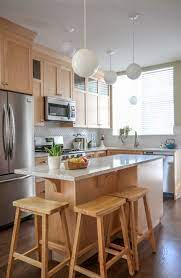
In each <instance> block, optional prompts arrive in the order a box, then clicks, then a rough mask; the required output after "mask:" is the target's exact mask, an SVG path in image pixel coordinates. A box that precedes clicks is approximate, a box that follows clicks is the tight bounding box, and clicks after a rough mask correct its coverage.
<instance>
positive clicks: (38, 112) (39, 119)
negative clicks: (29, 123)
mask: <svg viewBox="0 0 181 278" xmlns="http://www.w3.org/2000/svg"><path fill="white" fill-rule="evenodd" d="M42 89H43V88H42V82H41V81H39V80H33V96H34V124H35V125H43V124H44V99H43V96H42V95H43V90H42Z"/></svg>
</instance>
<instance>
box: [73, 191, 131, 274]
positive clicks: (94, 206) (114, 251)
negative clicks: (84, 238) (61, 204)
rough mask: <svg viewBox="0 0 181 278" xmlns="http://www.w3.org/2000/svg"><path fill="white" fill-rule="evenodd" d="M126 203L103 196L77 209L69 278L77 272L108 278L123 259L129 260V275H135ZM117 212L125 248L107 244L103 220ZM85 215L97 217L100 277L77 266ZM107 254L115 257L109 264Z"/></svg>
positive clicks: (122, 200) (123, 200) (115, 198)
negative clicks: (110, 272) (110, 269)
mask: <svg viewBox="0 0 181 278" xmlns="http://www.w3.org/2000/svg"><path fill="white" fill-rule="evenodd" d="M125 202H126V200H125V199H120V198H117V197H113V196H103V197H100V198H97V199H96V200H94V201H90V202H88V203H85V204H82V205H79V206H77V207H75V212H77V213H78V217H77V225H76V231H75V238H74V244H73V250H72V257H71V262H70V272H69V278H72V277H74V275H75V272H76V271H77V272H80V273H82V274H84V275H86V276H88V277H91V278H98V277H101V278H107V270H108V269H109V268H110V267H111V266H112V265H113V264H114V263H115V262H117V261H118V260H119V259H120V258H123V257H124V258H126V259H127V264H128V269H129V274H130V275H134V270H133V265H132V257H131V253H130V244H129V238H128V231H127V225H126V220H125V213H124V207H123V205H124V204H125ZM115 211H119V219H120V222H121V228H122V233H123V240H124V246H119V245H116V244H112V243H111V242H107V244H106V243H105V234H104V221H103V218H104V216H108V215H109V216H110V215H111V214H112V213H113V212H115ZM83 215H86V216H90V217H95V218H96V220H97V236H98V251H99V264H100V275H98V274H96V273H95V272H92V271H90V270H87V269H85V268H83V267H81V266H79V265H77V258H78V253H79V250H78V249H79V243H80V236H81V226H82V216H83ZM111 247H112V248H111ZM113 247H114V248H113ZM106 253H109V254H111V255H113V258H112V259H110V260H109V261H108V262H106Z"/></svg>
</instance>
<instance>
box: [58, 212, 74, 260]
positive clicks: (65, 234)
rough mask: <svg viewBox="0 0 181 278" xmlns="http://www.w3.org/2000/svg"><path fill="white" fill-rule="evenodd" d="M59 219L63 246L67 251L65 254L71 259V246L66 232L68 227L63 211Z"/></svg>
mask: <svg viewBox="0 0 181 278" xmlns="http://www.w3.org/2000/svg"><path fill="white" fill-rule="evenodd" d="M60 218H61V220H62V229H63V233H64V237H65V246H66V249H67V254H68V256H69V258H70V257H71V245H70V238H69V231H68V226H67V219H66V216H65V211H64V210H63V211H61V212H60Z"/></svg>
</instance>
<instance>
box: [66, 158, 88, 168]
mask: <svg viewBox="0 0 181 278" xmlns="http://www.w3.org/2000/svg"><path fill="white" fill-rule="evenodd" d="M64 165H65V169H67V170H77V169H85V168H87V167H88V165H89V160H88V158H87V157H86V156H81V157H73V158H69V159H67V160H66V161H65V162H64Z"/></svg>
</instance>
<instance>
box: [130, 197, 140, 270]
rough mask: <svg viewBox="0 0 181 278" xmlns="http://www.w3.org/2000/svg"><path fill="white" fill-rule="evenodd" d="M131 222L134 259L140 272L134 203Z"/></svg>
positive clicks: (131, 210) (132, 204) (131, 204)
mask: <svg viewBox="0 0 181 278" xmlns="http://www.w3.org/2000/svg"><path fill="white" fill-rule="evenodd" d="M130 222H131V243H132V250H133V257H134V265H135V270H136V271H139V257H138V246H137V232H136V223H135V210H134V202H130Z"/></svg>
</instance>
